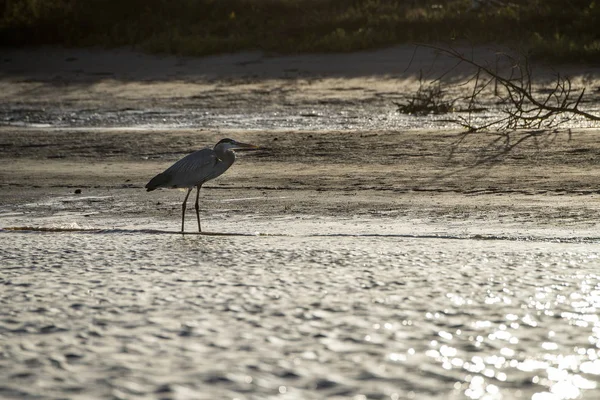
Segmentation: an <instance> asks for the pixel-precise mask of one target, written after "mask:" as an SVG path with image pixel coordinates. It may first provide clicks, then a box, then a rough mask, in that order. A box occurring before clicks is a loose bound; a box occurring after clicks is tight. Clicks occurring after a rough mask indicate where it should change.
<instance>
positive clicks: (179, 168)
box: [157, 148, 219, 188]
mask: <svg viewBox="0 0 600 400" xmlns="http://www.w3.org/2000/svg"><path fill="white" fill-rule="evenodd" d="M218 161H219V160H218V158H217V155H216V154H215V152H214V151H213V150H212V149H210V148H205V149H202V150H198V151H195V152H193V153H191V154H188V155H187V156H185V157H183V158H182V159H181V160H179V161H177V162H176V163H175V164H173V165H171V166H170V167H169V168H167V169H166V170H165V172H163V173H162V174H159V175H158V176H157V178H158V177H159V176H160V183H159V184H158V185H157V186H158V187H180V188H182V187H192V186H196V185H199V184H201V183H204V182H205V181H206V180H207V179H209V178H210V177H211V175H212V173H213V170H214V168H215V165H216V164H217V163H218Z"/></svg>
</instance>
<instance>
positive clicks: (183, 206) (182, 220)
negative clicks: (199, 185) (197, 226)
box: [181, 186, 194, 233]
mask: <svg viewBox="0 0 600 400" xmlns="http://www.w3.org/2000/svg"><path fill="white" fill-rule="evenodd" d="M193 188H194V187H193V186H192V187H191V188H189V189H188V192H187V194H186V195H185V199H183V204H182V205H181V233H183V225H184V222H185V207H186V205H185V203H187V199H188V197H190V193H192V189H193Z"/></svg>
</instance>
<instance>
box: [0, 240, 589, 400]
mask: <svg viewBox="0 0 600 400" xmlns="http://www.w3.org/2000/svg"><path fill="white" fill-rule="evenodd" d="M0 235H1V237H2V241H3V243H5V245H4V246H3V247H2V249H0V256H1V258H2V266H1V270H0V271H1V273H2V275H1V282H2V284H3V291H2V294H0V305H1V309H2V311H1V317H0V334H2V337H3V358H2V359H0V375H1V376H4V377H6V378H0V382H1V383H2V385H0V386H2V387H3V388H4V389H2V390H3V391H2V392H0V394H2V395H3V396H8V397H32V396H39V395H44V396H45V397H47V398H63V397H64V396H66V395H67V393H86V395H90V396H94V397H111V396H114V395H115V393H117V394H119V396H121V397H128V396H160V395H161V393H163V394H165V393H166V394H168V393H171V395H169V396H172V397H192V398H224V397H232V398H233V397H236V396H237V397H239V398H246V397H250V396H253V397H255V398H265V397H269V396H284V395H285V396H292V397H293V396H295V397H298V398H315V399H316V398H325V397H336V396H337V397H343V398H366V399H371V398H375V399H383V398H388V399H389V398H396V399H404V398H417V399H427V398H440V397H442V398H464V397H466V398H471V399H500V398H535V399H573V398H589V399H592V398H596V395H597V393H598V383H599V382H600V352H599V348H598V345H599V343H600V322H599V319H598V317H597V315H598V307H599V306H600V276H599V275H598V274H597V272H596V271H597V270H598V266H599V265H600V264H599V262H598V260H599V258H598V257H599V255H600V253H599V252H598V250H597V249H596V248H595V246H593V245H590V244H585V243H579V244H578V243H550V242H534V243H527V242H520V241H508V240H483V241H482V240H472V239H463V240H456V239H443V238H440V239H436V238H410V237H404V238H403V237H360V236H355V237H351V236H312V235H311V234H306V235H298V236H193V235H192V236H187V235H186V236H182V235H174V234H166V233H161V231H153V232H150V231H148V232H147V233H145V232H144V231H135V230H130V231H127V230H113V231H111V230H99V231H82V232H18V231H12V232H11V231H1V232H0ZM16 249H18V250H16ZM34 383H35V384H34ZM234 393H235V394H236V395H235V396H234V395H233V394H234ZM169 396H167V397H169Z"/></svg>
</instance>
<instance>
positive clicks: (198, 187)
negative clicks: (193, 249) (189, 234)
mask: <svg viewBox="0 0 600 400" xmlns="http://www.w3.org/2000/svg"><path fill="white" fill-rule="evenodd" d="M201 187H202V185H198V186H197V187H196V188H197V189H198V191H197V192H196V218H197V219H198V232H202V227H201V226H200V206H199V205H198V197H200V188H201Z"/></svg>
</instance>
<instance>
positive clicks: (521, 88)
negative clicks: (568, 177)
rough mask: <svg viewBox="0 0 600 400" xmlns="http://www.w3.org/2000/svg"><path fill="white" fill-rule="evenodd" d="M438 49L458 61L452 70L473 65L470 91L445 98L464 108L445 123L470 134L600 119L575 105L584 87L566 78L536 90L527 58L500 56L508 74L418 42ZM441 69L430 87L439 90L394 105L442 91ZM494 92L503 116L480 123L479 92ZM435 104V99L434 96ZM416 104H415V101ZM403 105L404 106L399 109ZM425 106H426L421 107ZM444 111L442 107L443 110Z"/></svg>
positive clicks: (401, 109) (558, 78) (428, 46)
mask: <svg viewBox="0 0 600 400" xmlns="http://www.w3.org/2000/svg"><path fill="white" fill-rule="evenodd" d="M421 46H422V47H427V48H430V49H433V50H435V51H437V52H438V53H440V54H442V55H446V56H449V57H451V58H454V59H456V60H457V63H456V65H455V66H454V67H453V69H454V68H456V67H458V66H459V65H461V64H466V65H469V66H471V67H473V68H474V71H475V72H473V73H472V75H470V77H469V78H468V79H467V82H466V84H471V85H472V87H473V89H472V91H471V92H470V94H469V95H467V96H465V97H458V98H455V99H452V100H451V101H446V102H443V103H442V104H449V105H451V106H450V107H448V108H447V112H451V111H462V112H466V113H467V116H457V117H456V118H450V119H446V120H445V121H447V122H452V123H456V124H458V125H460V126H462V127H464V128H465V129H466V130H467V131H468V132H477V131H484V130H488V129H491V128H494V129H495V130H500V131H503V130H516V129H552V128H556V127H557V126H559V125H560V124H563V123H565V122H568V121H570V120H572V119H573V118H575V117H583V118H586V119H588V120H592V121H600V116H598V115H594V114H591V113H589V112H586V111H584V110H581V109H580V108H579V106H580V104H581V101H582V99H583V96H584V94H585V88H583V89H575V88H574V87H573V85H572V83H571V80H570V79H569V78H568V77H565V76H562V75H560V74H558V73H557V74H556V76H555V79H554V82H553V84H552V85H551V86H550V87H548V88H544V89H542V90H539V89H538V90H536V91H534V89H533V88H532V86H533V75H532V69H531V65H530V62H529V59H528V58H527V57H523V59H517V58H515V57H513V56H510V55H508V54H499V57H501V58H503V60H502V61H508V62H509V63H510V64H509V65H510V66H511V67H510V72H509V73H508V74H506V75H503V74H502V73H500V72H498V71H497V68H495V67H489V66H487V65H484V64H482V63H479V62H477V61H475V60H474V59H473V58H470V57H467V56H465V55H464V54H462V53H461V52H459V51H458V50H456V49H453V48H443V47H438V46H432V45H421ZM450 72H451V71H447V72H445V73H444V74H443V75H442V77H439V78H438V79H436V80H434V81H433V83H432V85H437V86H432V87H437V91H431V90H430V91H428V92H423V91H422V89H421V88H422V87H423V84H421V88H420V89H419V91H420V92H421V93H417V95H415V96H414V97H413V99H412V101H413V104H411V103H410V101H409V103H408V104H397V103H396V105H397V106H398V107H399V108H398V111H400V112H404V111H403V110H410V109H411V107H407V106H414V105H415V104H417V105H419V104H421V103H419V100H420V99H423V93H425V94H426V95H428V96H429V97H435V96H436V95H441V94H442V93H444V92H445V91H444V90H443V88H442V86H440V85H441V82H442V78H443V77H444V76H445V75H447V74H448V73H450ZM491 90H493V97H494V100H495V103H496V104H498V105H499V106H500V111H501V114H502V115H501V116H499V117H498V118H495V119H493V120H492V121H487V122H485V123H481V124H478V123H476V122H475V120H474V118H473V117H474V114H475V113H477V112H481V111H482V110H485V109H486V107H485V105H484V102H483V99H482V98H483V97H484V96H483V93H484V92H486V93H489V91H491ZM425 99H426V100H427V101H428V104H433V105H435V104H437V103H436V100H435V99H430V98H427V96H425ZM437 101H438V103H439V99H438V100H437ZM459 101H463V102H465V103H466V107H463V108H462V109H456V108H454V107H452V106H453V105H454V104H455V103H457V102H459ZM415 102H416V103H415ZM402 107H404V109H403V108H402ZM424 109H425V110H427V108H424ZM442 109H443V108H442Z"/></svg>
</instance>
